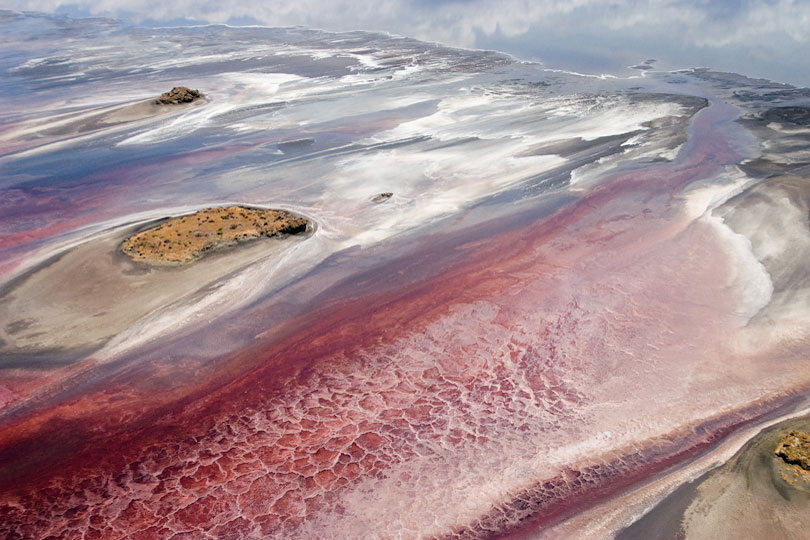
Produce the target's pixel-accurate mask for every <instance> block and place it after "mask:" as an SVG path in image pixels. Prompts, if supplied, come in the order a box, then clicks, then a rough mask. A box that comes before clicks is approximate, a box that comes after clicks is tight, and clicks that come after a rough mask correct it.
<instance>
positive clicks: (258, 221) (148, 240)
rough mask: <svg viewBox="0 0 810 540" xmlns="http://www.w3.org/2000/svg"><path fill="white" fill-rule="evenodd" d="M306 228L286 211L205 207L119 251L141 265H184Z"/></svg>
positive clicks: (137, 236)
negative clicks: (233, 247) (246, 244)
mask: <svg viewBox="0 0 810 540" xmlns="http://www.w3.org/2000/svg"><path fill="white" fill-rule="evenodd" d="M309 225H310V223H309V221H308V220H307V219H305V218H303V217H300V216H297V215H295V214H293V213H291V212H287V211H286V210H272V209H261V208H248V207H245V206H226V207H215V208H206V209H203V210H199V211H197V212H195V213H193V214H189V215H185V216H178V217H174V218H170V219H169V220H168V221H165V222H163V223H161V224H160V225H157V226H155V227H152V228H150V229H147V230H145V231H141V232H139V233H136V234H134V235H132V236H130V237H129V238H127V239H126V240H124V242H123V243H122V244H121V249H122V250H123V252H124V253H125V254H127V255H129V256H130V257H132V258H133V259H135V260H137V261H141V262H146V263H151V264H158V265H167V264H168V265H177V264H187V263H190V262H193V261H196V260H197V259H199V258H200V257H202V256H203V255H205V254H206V253H208V252H210V251H213V250H216V249H220V248H223V247H227V246H233V245H236V244H238V243H241V242H246V241H250V240H255V239H257V238H262V237H269V236H282V235H288V234H298V233H302V232H305V231H306V230H307V229H308V228H309Z"/></svg>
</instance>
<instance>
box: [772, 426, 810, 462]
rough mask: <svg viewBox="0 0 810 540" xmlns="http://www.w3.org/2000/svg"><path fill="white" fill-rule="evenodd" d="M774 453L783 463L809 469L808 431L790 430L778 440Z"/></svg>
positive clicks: (809, 437) (809, 447) (809, 443)
mask: <svg viewBox="0 0 810 540" xmlns="http://www.w3.org/2000/svg"><path fill="white" fill-rule="evenodd" d="M776 455H777V456H779V457H780V458H782V461H784V462H785V463H789V464H791V465H795V466H797V467H801V468H802V469H803V470H805V471H810V433H807V432H804V431H791V432H790V433H788V434H787V435H785V436H784V437H782V439H781V440H780V441H779V445H778V446H777V447H776Z"/></svg>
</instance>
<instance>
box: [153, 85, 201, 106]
mask: <svg viewBox="0 0 810 540" xmlns="http://www.w3.org/2000/svg"><path fill="white" fill-rule="evenodd" d="M201 97H203V95H202V93H201V92H200V91H199V90H192V89H191V88H186V87H185V86H175V87H174V88H172V89H171V90H169V91H168V92H164V93H162V94H160V96H158V98H157V99H155V104H156V105H179V104H181V103H191V102H192V101H194V100H197V99H200V98H201Z"/></svg>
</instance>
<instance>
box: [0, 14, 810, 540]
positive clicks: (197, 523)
mask: <svg viewBox="0 0 810 540" xmlns="http://www.w3.org/2000/svg"><path fill="white" fill-rule="evenodd" d="M2 24H3V25H4V35H5V36H6V38H5V40H6V46H4V48H3V50H2V52H0V64H2V65H3V66H8V68H7V69H6V71H5V72H4V73H3V75H2V79H0V86H2V88H3V94H2V95H0V106H2V107H3V110H4V111H8V113H7V114H6V115H5V117H4V119H3V121H2V125H0V167H2V176H1V177H0V189H1V190H2V197H1V198H0V200H2V206H0V223H2V227H0V231H2V232H0V261H1V262H0V279H2V283H3V284H4V285H3V289H2V298H0V308H2V307H3V306H10V305H11V306H22V305H24V308H25V315H26V316H25V318H24V321H28V322H24V323H19V321H20V320H23V319H20V313H19V312H20V311H21V310H22V308H19V307H17V308H12V309H6V311H3V310H2V309H0V324H2V325H3V330H4V332H6V334H7V335H11V334H14V335H15V336H16V335H22V334H21V332H23V333H24V332H25V331H26V328H31V332H34V330H36V332H34V333H35V334H36V333H44V335H47V338H48V339H44V338H42V337H39V336H37V335H32V337H30V339H27V340H26V339H17V340H16V341H15V340H14V339H10V338H7V339H6V340H5V342H3V343H0V355H4V360H5V362H0V403H2V404H3V406H4V409H3V411H2V413H0V462H2V463H3V464H4V466H3V467H2V468H0V516H2V518H3V519H2V520H0V522H2V525H0V530H2V531H3V532H4V533H6V535H9V536H10V537H12V538H28V537H46V536H47V535H49V534H53V535H57V536H58V535H59V534H65V535H67V536H68V537H71V535H74V536H76V537H79V535H80V534H86V535H89V536H90V537H92V536H93V535H95V536H96V537H100V538H117V537H121V536H125V535H128V534H143V535H145V537H151V538H176V539H179V538H184V535H187V536H186V537H189V538H197V537H200V536H201V535H204V534H207V535H209V536H211V537H215V538H220V537H221V538H226V537H233V538H252V537H261V538H276V537H278V538H314V537H317V538H380V537H384V538H388V537H402V538H433V537H436V538H452V537H456V538H494V537H504V538H506V537H538V536H543V535H547V536H550V537H553V536H554V535H563V536H565V531H566V529H565V527H566V526H572V527H576V528H575V529H574V530H578V531H580V533H581V534H582V537H588V535H591V536H590V537H593V538H598V537H604V536H609V535H611V534H613V533H615V532H616V531H618V530H620V529H621V528H622V527H624V526H626V525H627V524H628V520H632V519H633V518H634V517H637V516H638V515H639V514H640V513H641V512H643V511H644V509H646V508H649V504H650V501H649V500H643V501H641V502H638V501H636V502H634V503H633V504H632V505H628V504H626V503H625V502H621V501H623V499H622V497H626V496H628V494H632V493H636V492H640V491H641V490H643V489H647V488H649V487H650V486H653V487H654V486H656V485H658V483H659V482H661V481H662V479H663V480H666V479H668V478H671V479H674V480H673V481H678V482H682V481H688V480H690V479H693V478H694V477H696V476H697V475H698V474H697V473H689V474H692V476H691V477H689V476H688V475H686V476H683V474H684V473H683V471H685V470H686V468H685V467H686V465H687V464H690V463H700V459H703V458H705V457H706V456H707V455H708V456H711V455H712V452H714V451H715V450H716V449H719V448H720V447H721V446H722V445H723V444H726V443H728V442H729V441H732V440H736V439H734V436H735V434H738V433H741V431H740V430H741V429H751V428H752V426H756V425H758V424H759V423H762V422H766V421H770V419H772V418H774V417H776V416H778V415H781V414H786V413H787V412H789V411H791V410H794V409H795V408H796V407H798V406H799V404H800V403H801V401H802V400H801V396H802V395H803V393H804V392H805V391H806V389H807V387H808V383H810V372H808V368H807V366H806V365H805V364H806V361H805V359H806V354H805V353H806V351H807V335H806V331H804V330H801V329H802V328H808V326H807V325H806V324H805V323H806V322H807V311H806V309H805V306H804V305H803V304H801V303H797V302H794V303H793V304H790V309H789V310H788V309H786V308H784V309H783V308H782V306H785V305H786V304H784V303H782V301H781V300H780V301H779V303H777V304H774V303H773V302H772V297H771V292H772V291H773V285H772V280H771V275H776V270H775V269H774V265H773V264H770V263H769V261H768V260H766V259H765V258H764V257H763V255H762V253H763V251H762V250H763V249H764V246H767V245H768V241H767V238H766V239H765V240H762V239H760V238H759V237H754V236H753V235H752V234H751V233H750V232H747V231H746V230H745V228H744V227H743V226H742V225H743V224H745V223H749V222H750V221H751V218H749V217H746V216H747V214H745V212H744V211H743V210H739V211H736V212H737V213H736V214H734V213H733V212H732V214H733V215H729V211H731V210H729V209H730V208H732V206H729V205H726V204H725V203H726V201H727V200H728V199H730V198H731V197H733V196H734V195H735V194H740V193H750V192H749V191H746V188H745V186H748V185H756V184H757V183H758V182H762V178H761V177H757V176H754V175H751V176H749V174H748V173H747V172H745V170H744V169H742V168H740V167H739V166H738V165H739V164H740V163H741V162H742V161H743V160H745V159H747V158H753V157H756V156H757V155H758V153H759V152H760V151H761V146H760V143H761V141H762V140H763V137H764V135H762V132H756V131H749V130H747V129H746V128H745V127H743V125H741V124H740V123H738V122H736V119H737V118H738V117H739V116H740V115H741V114H743V115H745V114H747V115H752V114H754V113H756V112H758V111H759V110H761V109H762V108H765V107H768V106H769V104H770V103H772V102H773V101H774V100H780V101H779V102H780V103H783V102H785V100H786V99H787V98H786V97H785V96H784V95H783V94H778V92H781V87H774V88H772V87H770V86H768V85H766V84H765V85H764V84H763V83H762V82H761V81H750V80H746V79H744V78H739V79H728V78H727V76H725V75H717V76H714V75H712V74H707V73H702V72H688V73H686V72H684V73H673V74H657V75H652V76H650V77H649V78H645V80H633V81H622V80H603V79H594V78H588V77H578V76H575V75H569V74H563V73H551V72H547V71H543V70H541V69H540V68H539V67H538V66H533V65H530V64H520V63H515V62H513V61H511V60H510V59H509V58H507V57H505V56H501V55H499V54H496V53H484V52H475V51H462V50H454V49H450V48H445V47H441V46H437V45H434V44H425V43H420V42H417V41H413V40H408V39H402V38H394V37H389V36H380V35H375V34H369V33H360V32H354V33H348V34H329V33H323V32H314V31H306V30H301V29H261V28H245V29H239V28H226V27H200V28H188V29H163V30H145V29H132V28H128V27H123V26H118V25H116V24H114V23H111V22H108V21H94V20H65V19H53V18H48V17H41V16H35V15H5V16H4V18H3V22H2ZM32 37H35V39H32ZM176 84H184V85H186V86H189V87H192V88H199V89H200V90H201V91H202V92H203V93H204V94H205V96H206V101H205V102H200V103H194V104H192V105H191V106H188V107H184V108H179V109H177V110H171V111H169V112H161V114H156V115H154V116H145V117H138V118H135V119H131V120H129V121H127V122H121V123H110V122H107V123H105V121H103V119H104V118H108V119H109V118H111V116H109V115H113V116H112V118H119V119H120V118H121V117H122V114H121V113H120V111H121V110H131V109H125V108H127V107H131V106H132V105H137V104H142V103H144V102H146V101H147V100H149V99H150V98H153V97H154V96H156V95H158V94H160V93H161V92H163V91H165V90H167V89H169V88H170V87H172V86H174V85H176ZM729 88H734V89H735V90H738V89H742V90H745V91H748V92H750V93H752V94H756V95H757V96H758V97H757V98H756V99H755V100H751V101H749V102H748V104H746V103H743V102H741V101H740V100H739V99H738V98H735V97H734V96H733V95H732V94H731V92H730V91H729ZM774 92H776V93H777V94H774ZM695 96H697V97H695ZM34 98H35V99H36V106H35V107H33V106H32V105H31V101H32V100H33V99H34ZM704 98H708V101H706V100H705V99H704ZM794 99H795V98H794ZM140 106H141V105H139V107H140ZM115 115H117V116H115ZM99 118H101V119H102V121H99V120H98V119H99ZM88 119H89V120H88ZM762 129H765V128H762ZM774 166H775V165H774ZM780 166H781V165H780ZM388 192H390V193H393V195H392V196H391V197H390V198H388V199H386V200H384V201H382V202H379V201H375V200H374V199H375V197H376V196H377V195H379V194H380V193H388ZM799 200H800V199H799V198H795V199H792V200H789V201H787V202H785V203H784V204H785V205H787V206H782V207H777V206H775V205H769V206H768V205H766V207H764V210H763V212H764V214H762V215H760V218H761V219H763V220H765V221H766V222H768V223H771V222H774V219H775V218H774V217H773V216H774V215H777V214H781V213H783V212H784V211H785V208H788V207H789V208H790V209H797V208H799V206H800V202H799ZM234 203H238V204H251V205H260V206H267V207H277V208H285V209H289V210H292V211H295V212H298V213H300V214H302V215H305V216H307V217H309V218H310V219H311V220H313V222H315V223H316V224H317V228H316V230H315V231H314V233H313V234H312V235H310V236H308V237H306V238H303V239H301V240H299V241H296V242H289V243H284V242H285V241H282V242H281V243H280V244H279V243H276V244H273V246H274V247H273V248H272V249H268V250H267V251H264V248H262V247H261V245H259V244H253V245H252V247H250V248H245V249H244V250H243V249H242V248H238V250H234V251H233V253H234V254H237V253H238V260H237V258H231V257H229V256H227V254H225V253H221V254H218V255H217V256H216V258H212V259H209V261H208V262H205V259H204V260H203V261H201V262H200V263H199V264H200V266H193V265H192V266H189V267H188V268H183V269H173V270H172V274H171V279H165V278H166V275H163V274H161V276H162V277H161V276H158V274H160V273H159V272H138V271H137V268H135V269H133V272H130V273H127V272H123V273H122V274H121V275H120V276H118V277H117V278H115V276H114V275H113V274H114V272H113V270H114V269H113V268H112V267H114V266H116V264H115V261H116V260H117V259H115V257H116V256H120V254H117V249H118V248H117V246H118V243H119V242H120V240H122V239H123V238H124V237H125V236H126V234H128V233H127V231H131V230H133V229H134V228H136V227H138V226H142V225H143V224H145V223H147V222H150V221H152V220H155V219H160V218H163V217H166V216H170V215H175V214H178V213H185V212H189V211H193V210H196V209H199V208H202V207H206V206H211V205H227V204H234ZM780 208H781V209H780ZM797 211H798V210H797ZM735 216H736V217H735ZM763 216H764V217H763ZM806 231H807V227H804V226H796V227H795V229H792V230H791V235H793V236H794V237H795V238H799V237H801V235H804V234H806ZM744 234H748V235H749V236H741V235H744ZM773 249H777V248H776V247H774V248H773ZM780 260H781V259H780ZM70 261H73V263H75V264H73V265H72V266H71V265H70V264H68V263H70ZM111 261H112V262H111ZM763 261H764V262H763ZM119 262H120V261H119ZM129 264H132V263H129ZM779 264H780V265H782V266H784V265H785V264H787V263H785V262H782V263H779ZM105 265H107V266H108V267H109V268H108V271H106V272H108V273H105V271H104V270H103V269H102V270H99V269H100V268H103V267H105ZM782 266H780V268H781V267H782ZM85 267H87V268H90V267H92V268H94V269H95V270H94V271H96V272H101V273H103V274H105V275H104V277H105V279H106V278H109V280H107V281H104V280H94V279H92V278H91V277H90V275H89V274H83V272H85V270H83V269H82V268H85ZM66 273H69V275H67V276H66V275H65V274H66ZM116 275H117V274H116ZM113 278H115V279H113ZM116 279H118V281H116ZM174 279H176V280H177V283H181V284H182V286H175V285H172V283H174V282H173V281H172V280H174ZM140 280H143V283H142V284H141V282H140ZM96 281H98V284H99V285H98V287H95V283H96ZM88 282H90V284H88ZM70 283H77V284H79V285H81V286H78V285H77V286H76V287H75V288H71V287H69V286H66V285H69V284H70ZM105 283H106V285H104V284H105ZM123 283H126V287H125V286H124V285H121V284H123ZM779 283H781V282H779ZM791 283H792V285H791V286H793V287H794V289H793V290H794V292H795V291H799V289H800V288H801V287H803V282H801V283H800V282H799V281H794V282H791ZM116 284H118V285H116ZM119 285H120V286H119ZM140 286H142V290H143V291H149V294H146V293H144V294H143V295H142V297H139V296H138V292H137V291H138V287H140ZM769 286H770V288H769ZM780 286H781V285H780ZM94 287H95V288H94ZM105 287H106V288H105ZM32 288H33V289H32ZM34 289H36V290H37V291H40V292H41V291H48V290H53V291H58V293H59V294H55V293H54V294H49V295H44V294H43V295H42V296H43V297H42V298H40V297H38V296H37V295H36V294H34V293H33V292H32V290H34ZM802 290H803V289H802ZM752 291H756V294H752ZM777 292H780V290H777ZM781 292H784V291H781ZM795 297H796V298H798V297H800V296H795ZM139 298H142V299H143V302H142V305H139V306H138V307H139V309H137V310H136V309H130V308H128V307H127V305H128V304H127V302H136V303H137V302H138V300H139ZM780 298H781V297H780ZM802 298H803V296H802ZM125 299H126V301H124V300H125ZM147 300H149V301H150V302H152V303H150V304H149V305H146V304H147ZM14 302H16V304H15V303H14ZM86 306H91V307H92V310H93V311H95V310H100V311H104V312H105V313H108V314H107V315H106V316H107V317H109V320H106V319H105V317H99V318H98V320H90V319H88V318H83V317H84V316H83V315H74V314H76V313H79V314H81V313H84V312H85V311H87V310H88V309H89V308H87V309H85V308H86ZM774 306H775V307H774ZM762 313H767V314H768V316H767V317H765V316H762ZM758 315H760V316H758ZM72 319H76V320H75V321H74V320H72ZM65 321H69V322H65ZM26 325H28V326H26ZM786 328H789V329H790V333H789V335H787V334H786V333H784V332H781V331H780V330H781V329H786ZM77 329H78V330H77ZM60 336H65V337H64V338H62V337H60ZM15 339H16V338H15ZM88 347H91V349H90V350H88ZM49 355H53V359H58V360H59V361H58V362H48V358H49ZM774 358H778V359H779V363H780V366H781V369H780V370H774V369H773V362H774ZM9 359H10V360H9ZM26 362H29V363H28V364H26ZM723 448H725V447H723ZM718 451H719V450H718ZM723 451H725V450H723ZM679 471H680V472H679ZM658 493H659V494H658V495H656V496H657V497H659V498H660V496H661V493H660V492H658ZM595 509H596V510H595ZM597 510H598V512H600V514H599V515H600V516H601V517H600V519H596V518H594V517H592V516H593V515H594V514H593V512H594V511H597ZM604 516H608V517H607V518H605V517H604ZM577 519H580V520H585V521H586V523H585V526H582V521H579V522H578V521H576V520H577ZM572 524H573V525H572ZM560 531H563V532H560Z"/></svg>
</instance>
